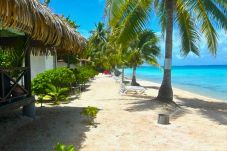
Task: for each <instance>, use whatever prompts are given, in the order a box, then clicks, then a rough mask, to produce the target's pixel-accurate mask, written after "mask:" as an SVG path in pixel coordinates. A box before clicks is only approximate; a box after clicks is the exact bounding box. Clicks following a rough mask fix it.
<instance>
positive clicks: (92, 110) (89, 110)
mask: <svg viewBox="0 0 227 151" xmlns="http://www.w3.org/2000/svg"><path fill="white" fill-rule="evenodd" d="M98 111H99V109H98V108H97V107H92V106H88V107H86V108H84V109H83V110H82V111H81V114H82V115H84V116H86V117H87V118H88V120H89V124H91V125H92V124H93V123H94V119H95V118H96V116H97V113H98Z"/></svg>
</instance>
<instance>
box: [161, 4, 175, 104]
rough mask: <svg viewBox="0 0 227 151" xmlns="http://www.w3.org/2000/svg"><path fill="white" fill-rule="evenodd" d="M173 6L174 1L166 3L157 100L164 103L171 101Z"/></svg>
mask: <svg viewBox="0 0 227 151" xmlns="http://www.w3.org/2000/svg"><path fill="white" fill-rule="evenodd" d="M173 6H174V0H167V1H166V11H167V29H166V44H165V45H166V48H165V64H164V76H163V81H162V85H161V87H160V89H159V93H158V97H157V100H159V101H164V102H171V101H173V90H172V85H171V67H172V49H173V48H172V47H173V46H172V38H173Z"/></svg>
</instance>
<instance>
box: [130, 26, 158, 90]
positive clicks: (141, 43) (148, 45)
mask: <svg viewBox="0 0 227 151" xmlns="http://www.w3.org/2000/svg"><path fill="white" fill-rule="evenodd" d="M157 44H158V38H157V36H156V35H155V34H154V33H153V32H152V31H149V30H145V31H143V32H141V33H140V34H139V35H138V37H137V38H136V39H135V40H133V41H132V42H130V47H129V50H128V60H127V61H128V65H129V66H130V67H131V68H132V69H133V75H132V82H131V85H133V86H136V85H139V84H138V83H137V82H136V68H137V66H139V65H142V64H143V63H144V62H145V61H146V62H148V63H150V64H151V65H155V66H158V61H157V59H156V57H158V56H159V54H160V48H159V47H158V46H157Z"/></svg>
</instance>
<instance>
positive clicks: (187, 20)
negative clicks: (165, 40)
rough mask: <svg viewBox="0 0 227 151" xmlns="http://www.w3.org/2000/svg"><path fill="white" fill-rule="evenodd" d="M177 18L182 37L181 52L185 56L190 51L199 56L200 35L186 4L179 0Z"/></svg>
mask: <svg viewBox="0 0 227 151" xmlns="http://www.w3.org/2000/svg"><path fill="white" fill-rule="evenodd" d="M176 16H177V19H176V20H177V22H178V26H179V29H180V35H181V52H182V54H183V55H185V56H186V55H187V54H188V53H189V52H190V51H191V52H193V53H195V54H196V55H199V50H198V46H197V41H198V40H199V34H198V33H197V30H196V29H195V24H194V22H193V20H192V18H191V16H190V14H189V12H188V11H187V10H186V8H185V6H184V3H183V2H182V1H181V0H177V3H176Z"/></svg>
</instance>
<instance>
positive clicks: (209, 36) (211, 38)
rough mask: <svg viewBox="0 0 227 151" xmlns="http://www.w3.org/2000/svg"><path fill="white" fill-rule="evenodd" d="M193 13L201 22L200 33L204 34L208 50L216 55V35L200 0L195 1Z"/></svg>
mask: <svg viewBox="0 0 227 151" xmlns="http://www.w3.org/2000/svg"><path fill="white" fill-rule="evenodd" d="M194 11H195V12H196V13H197V19H198V21H200V22H201V32H202V33H204V35H205V38H206V40H207V44H208V48H209V50H210V52H211V53H212V54H213V55H216V51H217V38H218V36H217V33H216V31H215V28H214V26H213V25H212V23H211V20H210V19H209V15H208V13H207V12H206V9H205V6H204V4H203V1H202V0H197V1H196V5H195V7H194Z"/></svg>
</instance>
